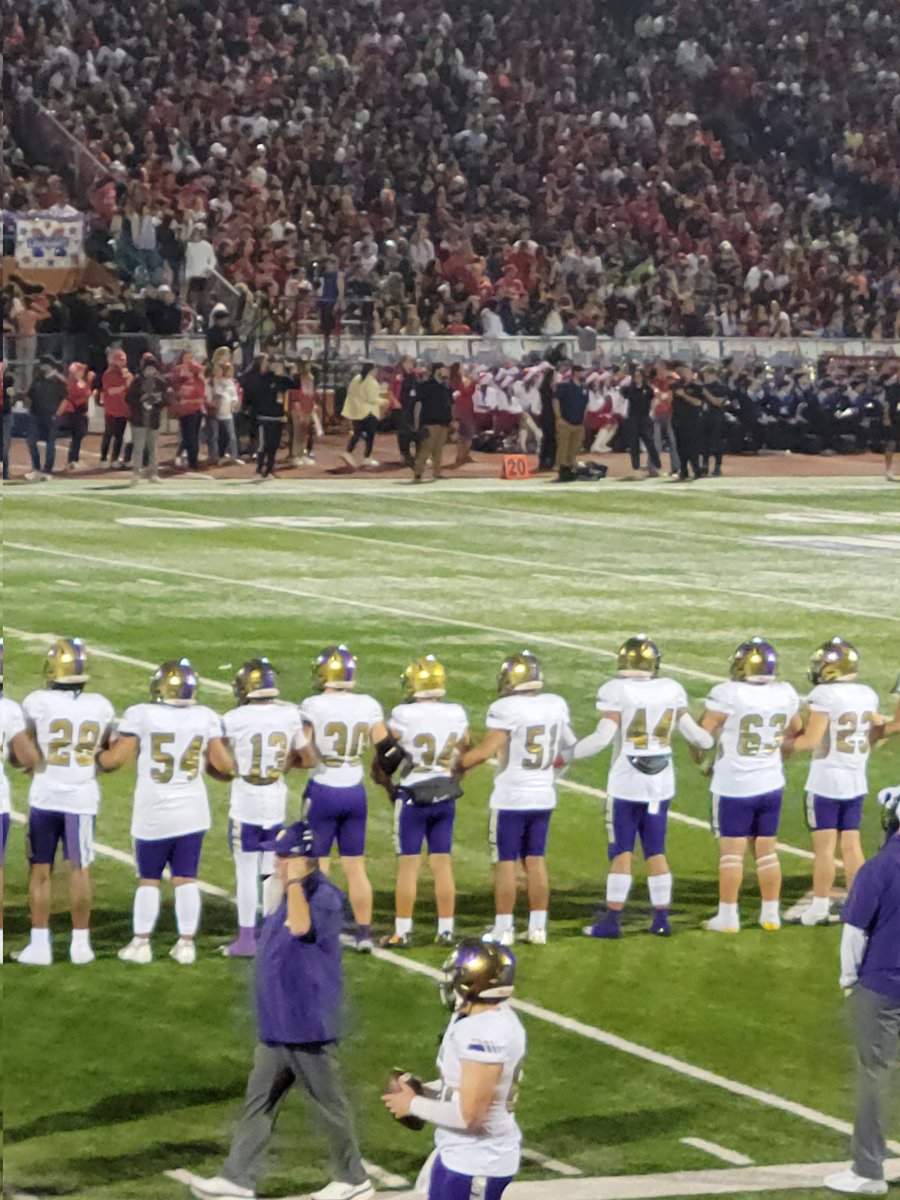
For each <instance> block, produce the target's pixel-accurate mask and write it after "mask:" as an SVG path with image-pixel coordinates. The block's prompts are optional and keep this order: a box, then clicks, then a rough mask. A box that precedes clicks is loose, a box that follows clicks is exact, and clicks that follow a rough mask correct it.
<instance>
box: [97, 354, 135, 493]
mask: <svg viewBox="0 0 900 1200" xmlns="http://www.w3.org/2000/svg"><path fill="white" fill-rule="evenodd" d="M106 361H107V363H108V364H109V365H108V366H107V368H106V370H105V371H104V372H103V378H102V379H101V380H100V403H101V404H102V406H103V417H104V429H103V441H102V442H101V443H100V465H101V466H102V467H103V468H104V470H109V468H110V467H111V466H112V465H113V463H115V462H116V460H117V459H118V457H119V455H120V454H121V453H122V441H123V439H124V437H125V430H126V428H127V426H128V405H127V404H126V403H125V393H126V392H127V391H128V387H129V384H130V383H131V380H132V378H133V376H132V374H131V372H130V371H129V370H128V365H127V364H128V359H127V357H126V354H125V351H124V350H110V351H108V353H107V355H106ZM107 455H108V456H109V457H108V458H107ZM120 465H122V466H124V465H125V464H124V463H121V464H120Z"/></svg>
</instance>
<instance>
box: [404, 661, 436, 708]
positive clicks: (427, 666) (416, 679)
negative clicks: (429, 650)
mask: <svg viewBox="0 0 900 1200" xmlns="http://www.w3.org/2000/svg"><path fill="white" fill-rule="evenodd" d="M400 682H401V684H402V686H403V694H404V696H405V697H406V699H407V700H413V699H416V698H418V699H419V700H439V699H440V698H441V696H444V695H445V694H446V692H447V672H446V671H445V670H444V667H443V664H442V663H439V662H438V660H437V659H436V658H435V656H434V655H433V654H426V655H424V657H422V658H417V659H416V660H415V662H411V663H410V664H409V666H408V667H407V668H406V670H405V671H404V672H403V675H402V677H401V680H400Z"/></svg>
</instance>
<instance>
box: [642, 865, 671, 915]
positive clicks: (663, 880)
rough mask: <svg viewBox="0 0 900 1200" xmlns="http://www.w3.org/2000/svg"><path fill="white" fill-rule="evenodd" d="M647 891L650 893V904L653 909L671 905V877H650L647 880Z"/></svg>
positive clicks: (667, 874) (669, 874)
mask: <svg viewBox="0 0 900 1200" xmlns="http://www.w3.org/2000/svg"><path fill="white" fill-rule="evenodd" d="M647 891H648V892H649V893H650V903H651V905H652V906H653V907H654V908H668V907H669V906H670V905H671V903H672V875H671V872H667V873H666V874H665V875H650V876H648V878H647Z"/></svg>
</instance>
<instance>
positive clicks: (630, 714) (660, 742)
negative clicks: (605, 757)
mask: <svg viewBox="0 0 900 1200" xmlns="http://www.w3.org/2000/svg"><path fill="white" fill-rule="evenodd" d="M660 661H661V656H660V653H659V649H658V648H657V646H656V643H655V642H652V641H651V640H650V638H649V637H647V635H646V634H643V633H641V634H638V635H637V636H635V637H630V638H628V640H627V641H626V642H624V643H623V644H622V646H620V648H619V655H618V672H617V678H616V679H611V680H610V681H609V682H608V683H604V684H603V685H602V686H601V688H600V690H599V691H598V692H597V712H598V713H599V714H600V721H599V724H598V725H597V728H596V730H595V731H594V733H592V734H590V736H588V737H586V738H582V740H581V741H580V742H579V743H578V744H577V745H576V746H575V747H574V748H573V749H572V750H571V751H570V752H569V754H564V755H563V758H564V759H569V758H571V759H581V758H589V757H590V756H591V755H593V754H598V753H600V751H602V750H605V749H606V747H607V746H609V745H612V746H613V754H612V762H611V763H610V768H609V778H608V781H607V785H606V786H607V792H608V797H609V798H608V800H607V802H606V830H607V836H608V839H609V847H608V854H609V862H610V867H609V874H608V875H607V877H606V911H605V912H604V913H601V914H598V916H597V919H596V920H595V921H594V924H593V925H589V926H587V927H586V928H585V929H584V931H583V932H584V933H585V934H587V936H588V937H595V938H618V937H621V936H622V928H621V920H622V912H623V910H624V908H625V904H626V902H627V900H628V896H629V893H630V892H631V884H632V859H633V857H634V847H635V843H636V842H637V840H638V838H640V841H641V849H642V851H643V854H644V862H645V863H646V866H647V890H648V892H649V893H650V904H651V907H652V909H653V918H652V922H651V925H650V932H651V933H655V934H658V935H659V936H661V937H668V936H669V934H670V933H671V927H670V925H669V909H670V907H671V905H672V873H671V871H670V870H669V863H668V860H667V859H666V831H667V828H668V820H669V806H670V804H671V802H672V799H673V797H674V795H675V771H674V768H673V766H672V732H673V730H674V729H677V730H678V731H679V733H680V734H681V735H682V736H683V737H684V738H686V739H687V740H688V742H690V744H691V745H692V746H695V747H698V748H700V749H705V750H708V749H710V748H711V747H712V744H713V740H712V738H711V737H710V735H709V734H707V733H704V732H703V730H702V729H701V728H700V726H699V725H698V724H697V723H696V721H694V719H693V718H692V717H691V715H690V713H689V712H688V698H687V694H686V693H685V690H684V688H683V687H682V686H681V684H680V683H677V682H676V681H675V680H674V679H667V678H660V676H659V665H660Z"/></svg>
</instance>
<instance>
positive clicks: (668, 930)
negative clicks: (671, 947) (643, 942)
mask: <svg viewBox="0 0 900 1200" xmlns="http://www.w3.org/2000/svg"><path fill="white" fill-rule="evenodd" d="M650 933H655V934H656V936H657V937H671V936H672V926H671V925H670V924H669V914H668V913H667V912H663V911H662V910H661V909H660V910H657V911H656V912H654V914H653V920H652V921H651V922H650Z"/></svg>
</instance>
